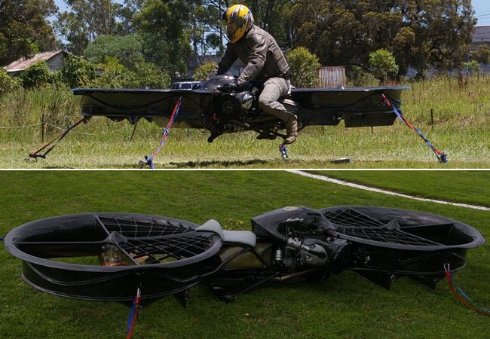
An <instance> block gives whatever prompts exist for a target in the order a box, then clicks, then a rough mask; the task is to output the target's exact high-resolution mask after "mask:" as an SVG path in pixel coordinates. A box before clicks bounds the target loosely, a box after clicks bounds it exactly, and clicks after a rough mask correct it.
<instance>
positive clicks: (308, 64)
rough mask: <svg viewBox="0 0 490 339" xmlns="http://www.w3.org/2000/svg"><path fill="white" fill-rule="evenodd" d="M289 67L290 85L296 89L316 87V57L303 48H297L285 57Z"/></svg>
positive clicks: (317, 63)
mask: <svg viewBox="0 0 490 339" xmlns="http://www.w3.org/2000/svg"><path fill="white" fill-rule="evenodd" d="M287 59H288V62H289V66H290V67H291V83H292V84H293V85H294V86H296V87H315V86H318V82H319V78H318V69H319V68H320V62H319V61H318V57H317V56H316V55H314V54H312V53H310V51H308V49H306V48H304V47H298V48H295V49H293V50H292V51H290V52H289V53H288V55H287Z"/></svg>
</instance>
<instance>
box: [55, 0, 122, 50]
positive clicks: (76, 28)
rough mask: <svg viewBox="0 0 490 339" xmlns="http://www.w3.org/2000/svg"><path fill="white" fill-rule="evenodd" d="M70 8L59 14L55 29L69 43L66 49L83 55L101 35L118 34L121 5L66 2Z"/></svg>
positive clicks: (101, 1)
mask: <svg viewBox="0 0 490 339" xmlns="http://www.w3.org/2000/svg"><path fill="white" fill-rule="evenodd" d="M65 2H66V3H67V4H68V5H69V6H70V7H69V8H68V10H67V11H65V12H62V13H59V14H58V17H57V21H56V22H55V27H56V29H57V31H58V33H59V34H60V35H61V36H62V37H63V38H64V40H66V41H67V43H66V46H65V48H66V49H67V50H69V51H70V52H72V53H73V54H75V55H82V54H83V51H84V50H85V48H86V47H87V45H88V43H89V42H90V41H93V40H94V39H95V38H96V37H97V36H99V35H111V34H116V33H117V32H118V28H119V25H118V23H117V20H116V19H117V15H118V13H119V10H120V8H121V4H119V3H116V2H113V1H111V0H98V1H89V0H66V1H65Z"/></svg>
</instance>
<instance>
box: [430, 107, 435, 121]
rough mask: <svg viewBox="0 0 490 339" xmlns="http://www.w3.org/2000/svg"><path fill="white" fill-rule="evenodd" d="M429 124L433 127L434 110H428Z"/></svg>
mask: <svg viewBox="0 0 490 339" xmlns="http://www.w3.org/2000/svg"><path fill="white" fill-rule="evenodd" d="M430 124H431V125H434V109H433V108H431V109H430Z"/></svg>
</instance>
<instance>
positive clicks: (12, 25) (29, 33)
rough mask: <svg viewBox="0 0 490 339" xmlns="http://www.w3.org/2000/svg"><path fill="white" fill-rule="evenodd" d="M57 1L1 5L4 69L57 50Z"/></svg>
mask: <svg viewBox="0 0 490 339" xmlns="http://www.w3.org/2000/svg"><path fill="white" fill-rule="evenodd" d="M55 12H56V6H55V5H54V2H53V0H25V1H15V0H3V1H0V65H6V64H9V63H10V62H12V61H14V60H16V59H18V58H20V57H27V56H29V55H32V54H35V53H38V52H40V51H47V50H52V49H54V48H55V46H56V44H55V37H54V33H53V29H52V28H51V26H50V25H49V22H48V21H47V19H46V18H47V17H48V16H50V15H53V14H54V13H55Z"/></svg>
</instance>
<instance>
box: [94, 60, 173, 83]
mask: <svg viewBox="0 0 490 339" xmlns="http://www.w3.org/2000/svg"><path fill="white" fill-rule="evenodd" d="M100 66H101V68H102V71H103V74H102V75H101V76H99V77H97V78H95V79H94V80H93V81H91V82H90V83H89V84H88V86H89V87H95V88H168V87H169V86H170V76H169V75H168V73H166V72H164V71H162V70H161V69H159V68H158V67H157V66H156V65H154V64H152V63H148V62H140V63H138V64H136V65H135V69H134V70H129V69H127V68H126V67H125V66H124V65H122V64H120V63H119V61H118V60H117V59H116V58H113V57H108V58H107V59H106V63H105V64H103V65H100Z"/></svg>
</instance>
